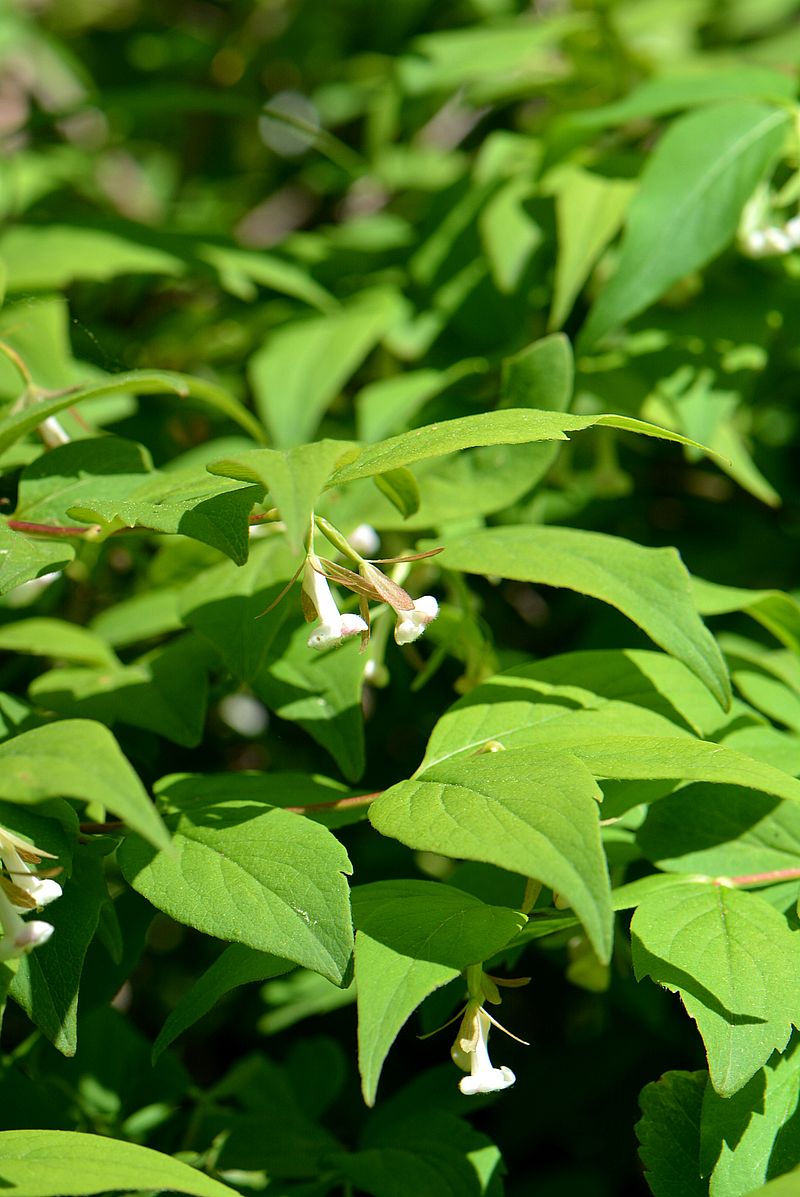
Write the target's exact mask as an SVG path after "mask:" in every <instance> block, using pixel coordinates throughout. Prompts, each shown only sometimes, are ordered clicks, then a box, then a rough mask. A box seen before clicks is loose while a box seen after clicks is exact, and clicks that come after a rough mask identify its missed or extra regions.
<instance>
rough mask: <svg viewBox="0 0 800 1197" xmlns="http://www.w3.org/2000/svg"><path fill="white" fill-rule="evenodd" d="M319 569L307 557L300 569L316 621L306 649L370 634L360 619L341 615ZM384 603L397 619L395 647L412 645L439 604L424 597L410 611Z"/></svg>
mask: <svg viewBox="0 0 800 1197" xmlns="http://www.w3.org/2000/svg"><path fill="white" fill-rule="evenodd" d="M321 568H322V567H321V565H320V562H319V559H318V558H315V557H314V555H313V554H311V553H309V555H308V557H307V559H306V563H305V566H304V568H303V591H304V593H305V596H306V598H307V599H308V600H309V602H310V605H311V606H312V607H313V609H314V611H315V612H316V615H317V618H318V620H319V623H318V624H317V626H316V627H315V628H314V630H313V632H312V633H311V635H310V636H309V638H308V646H309V648H316V649H324V648H329V647H330V646H331V645H334V644H341V643H342V641H343V640H345V639H346V638H347V637H348V636H357V635H359V634H360V633H362V632H366V631H368V630H369V629H368V625H367V623H366V621H365V620H364V619H362V618H361V616H360V615H348V614H342V612H341V611H340V610H339V608H338V607H337V606H336V600H335V599H334V597H333V595H332V593H331V588H330V586H329V585H328V580H327V578H326V577H325V575H324V574H323V573H322V572H321ZM384 601H385V602H387V604H388V605H389V606H390V607H392V609H393V610H394V612H395V614H396V616H397V622H396V623H395V628H394V638H395V640H396V641H397V643H398V644H412V643H413V642H414V641H415V640H418V639H419V637H420V636H421V635H422V633H423V632H424V631H425V629H426V627H427V626H428V624H429V623H432V621H433V620H434V619H435V618H436V616H437V615H438V613H439V604H438V603H437V601H436V599H435V598H434V597H433V595H432V594H424V595H423V596H422V598H418V599H416V601H415V602H414V606H413V607H412V608H410V609H404V608H402V607H399V606H397V607H395V606H394V604H393V603H392V601H391V599H388V598H387V599H385V600H384Z"/></svg>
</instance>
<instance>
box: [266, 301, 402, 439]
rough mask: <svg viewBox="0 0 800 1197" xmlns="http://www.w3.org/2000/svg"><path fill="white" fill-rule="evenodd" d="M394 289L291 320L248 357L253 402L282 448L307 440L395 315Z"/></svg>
mask: <svg viewBox="0 0 800 1197" xmlns="http://www.w3.org/2000/svg"><path fill="white" fill-rule="evenodd" d="M395 310H396V297H395V293H394V292H393V291H374V292H372V293H368V292H362V294H361V295H360V296H359V297H358V299H357V301H356V302H355V303H353V304H352V306H351V307H350V308H345V309H343V310H342V311H341V312H335V313H332V314H330V315H325V316H314V317H312V318H311V319H309V320H304V321H295V322H293V323H292V324H289V325H287V326H286V327H285V328H280V329H278V330H277V331H276V332H274V333H273V334H272V335H271V337H270V338H269V340H268V341H267V343H266V345H265V346H264V347H263V349H260V350H259V351H258V352H257V353H256V354H254V356H253V357H252V358H251V359H250V363H249V374H250V380H251V382H252V386H253V390H254V392H255V396H256V405H257V407H258V410H259V412H260V413H261V416H262V418H263V420H264V422H265V424H266V425H267V428H268V429H269V431H270V433H271V435H272V437H273V439H274V441H275V443H276V444H277V445H278V446H279V447H280V448H288V447H289V446H290V445H298V444H301V443H302V442H303V441H307V440H310V439H311V438H312V437H313V435H314V432H315V431H316V429H317V426H318V424H319V421H320V420H321V418H322V416H323V415H324V413H325V411H326V410H327V408H328V407H329V405H330V404H331V403H332V402H333V400H334V399H335V398H336V396H337V395H338V394H339V392H340V391H341V389H342V387H343V386H344V384H345V383H346V382H347V380H348V379H349V378H350V376H351V375H352V374H353V373H354V372H355V371H356V370H357V369H358V367H359V366H360V364H361V362H362V361H363V360H364V358H365V357H366V356H367V354H368V353H369V352H370V351H371V350H372V349H374V348H375V346H376V345H377V343H378V341H379V340H380V338H381V337H382V336H383V334H384V332H386V330H387V329H388V327H389V325H390V323H391V321H392V320H393V319H394V315H395Z"/></svg>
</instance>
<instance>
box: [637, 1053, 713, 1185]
mask: <svg viewBox="0 0 800 1197" xmlns="http://www.w3.org/2000/svg"><path fill="white" fill-rule="evenodd" d="M707 1079H708V1078H707V1076H706V1073H705V1072H666V1073H665V1074H664V1075H663V1076H662V1077H661V1078H660V1079H659V1080H657V1081H654V1082H653V1083H652V1084H650V1085H645V1087H644V1089H642V1092H641V1094H640V1096H639V1104H640V1106H641V1108H642V1118H641V1120H640V1121H639V1122H637V1124H636V1135H637V1138H638V1140H639V1155H640V1156H641V1160H642V1164H643V1165H644V1174H645V1179H646V1181H647V1183H648V1185H649V1186H650V1191H651V1192H652V1193H653V1197H677V1195H678V1194H679V1193H680V1194H681V1197H708V1184H707V1183H706V1181H704V1180H703V1179H702V1178H701V1177H700V1176H699V1174H698V1171H699V1167H700V1116H701V1111H702V1106H703V1093H704V1091H705V1088H706V1082H707Z"/></svg>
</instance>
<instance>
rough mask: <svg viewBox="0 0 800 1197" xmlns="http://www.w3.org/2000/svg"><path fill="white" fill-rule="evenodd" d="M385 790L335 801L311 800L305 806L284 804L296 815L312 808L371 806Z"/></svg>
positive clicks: (338, 808) (343, 808) (286, 808)
mask: <svg viewBox="0 0 800 1197" xmlns="http://www.w3.org/2000/svg"><path fill="white" fill-rule="evenodd" d="M382 793H383V790H376V791H375V793H374V794H356V795H354V797H352V798H337V799H336V801H335V802H309V803H307V804H306V805H305V806H284V807H283V809H284V810H290V811H292V812H293V813H294V814H296V815H305V814H307V813H308V811H311V810H345V809H346V808H347V807H349V806H369V804H370V802H373V801H374V799H375V798H380V796H381V794H382Z"/></svg>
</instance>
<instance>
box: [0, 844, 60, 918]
mask: <svg viewBox="0 0 800 1197" xmlns="http://www.w3.org/2000/svg"><path fill="white" fill-rule="evenodd" d="M25 857H27V860H26V859H25ZM43 857H47V858H48V859H49V860H54V859H55V857H54V856H53V854H52V853H51V852H45V851H44V850H43V849H42V848H37V847H36V845H35V844H29V843H28V842H27V840H23V839H22V838H21V837H20V836H18V835H14V833H13V832H12V831H8V830H6V828H5V827H0V860H2V863H3V868H4V869H5V871H6V873H7V874H8V877H9V880H10V881H11V882H12V884H13V885H14V886H16V888H17V889H18V890H22V891H23V893H24V894H25V895H27V897H28V898H29V899H30V901H29V902H28V901H26V902H25V904H24V905H22V904H20V905H18V906H17V909H18V910H30V909H31V908H32V907H33V906H46V905H47V904H48V902H53V901H55V899H56V898H60V897H61V886H60V885H59V884H58V882H57V881H53V879H52V878H50V877H37V876H36V874H35V872H34V871H33V869H32V868H31V865H32V864H36V865H38V864H39V863H40V862H41V860H42V858H43Z"/></svg>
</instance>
